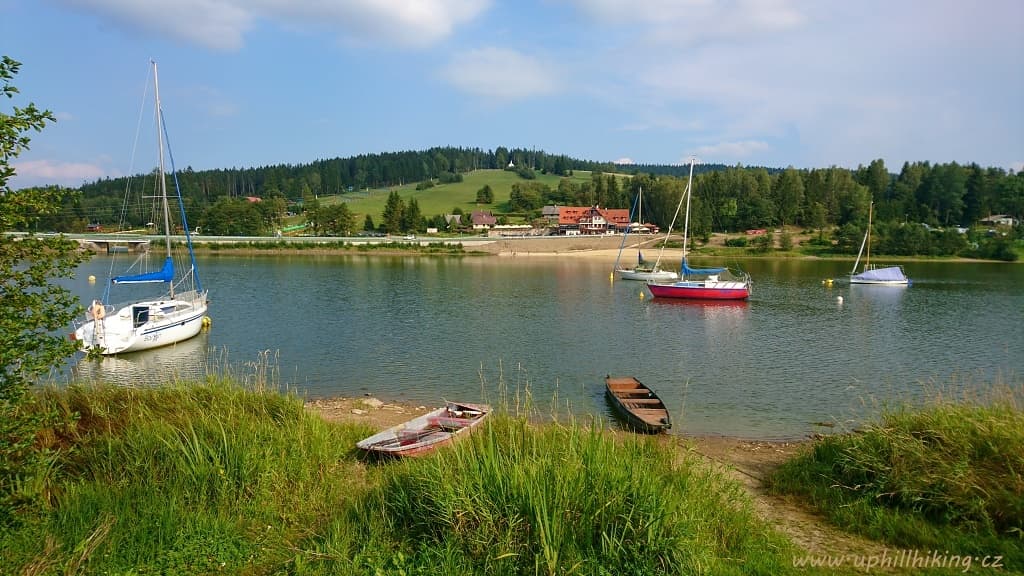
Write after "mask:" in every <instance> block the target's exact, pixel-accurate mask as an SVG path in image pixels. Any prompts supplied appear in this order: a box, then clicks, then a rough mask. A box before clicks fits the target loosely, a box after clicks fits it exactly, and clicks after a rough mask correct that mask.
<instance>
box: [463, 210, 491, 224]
mask: <svg viewBox="0 0 1024 576" xmlns="http://www.w3.org/2000/svg"><path fill="white" fill-rule="evenodd" d="M469 218H470V220H471V221H472V222H473V224H486V225H488V226H494V225H495V224H497V223H498V219H497V218H495V217H494V216H492V215H491V213H490V212H484V211H483V210H474V211H473V214H472V215H470V217H469Z"/></svg>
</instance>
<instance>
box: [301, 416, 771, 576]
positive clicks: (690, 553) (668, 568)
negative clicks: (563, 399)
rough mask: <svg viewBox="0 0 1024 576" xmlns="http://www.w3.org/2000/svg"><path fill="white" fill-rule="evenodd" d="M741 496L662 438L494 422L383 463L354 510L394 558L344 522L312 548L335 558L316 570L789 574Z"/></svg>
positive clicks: (364, 527) (500, 418)
mask: <svg viewBox="0 0 1024 576" xmlns="http://www.w3.org/2000/svg"><path fill="white" fill-rule="evenodd" d="M741 492H742V491H741V489H740V488H739V487H738V485H736V484H735V483H732V482H729V481H726V480H725V479H724V478H722V477H721V476H719V475H718V473H717V472H713V471H712V470H711V469H710V468H709V467H708V466H706V465H704V464H703V463H700V462H697V461H695V460H692V459H691V457H689V456H686V457H684V456H681V455H680V453H679V452H677V451H676V450H674V449H673V448H672V447H671V446H670V445H669V444H667V443H663V442H659V441H658V440H657V439H651V438H646V437H634V436H618V437H617V436H615V435H612V434H609V433H606V432H603V431H602V430H600V429H599V428H597V427H590V428H584V427H581V426H578V425H573V424H570V425H568V426H561V425H555V424H549V425H546V426H541V427H536V426H532V425H530V424H528V423H527V421H526V419H524V418H514V417H511V416H507V415H498V416H497V417H494V418H493V419H492V420H491V421H490V422H489V424H488V425H487V426H486V427H484V428H483V429H481V430H479V431H475V432H474V433H473V434H472V435H471V436H470V437H469V438H466V439H465V440H463V441H462V442H461V443H459V444H457V445H456V446H455V447H454V448H452V449H451V450H446V451H444V452H443V453H440V454H438V455H437V456H436V457H434V458H430V459H424V460H421V461H416V462H406V463H400V464H398V465H394V466H388V467H386V468H384V469H383V470H382V476H381V482H380V485H379V487H378V488H377V489H376V490H375V491H374V492H373V493H372V494H370V495H369V496H368V497H367V498H365V499H362V500H361V501H359V502H358V503H357V505H356V507H355V512H354V513H353V514H352V516H354V517H357V518H361V519H363V520H364V524H363V525H362V526H361V528H362V530H361V531H360V532H359V534H360V536H359V538H358V539H357V540H358V541H387V542H390V543H391V544H390V545H389V547H388V548H389V549H390V550H391V553H390V554H389V555H387V556H383V555H381V556H375V557H365V556H364V557H361V556H360V550H358V548H359V547H358V546H353V540H352V539H350V538H349V537H345V536H343V537H339V536H338V535H342V534H349V533H350V530H351V528H352V526H348V527H347V528H343V527H342V524H347V520H339V521H338V522H337V523H336V525H335V526H334V528H333V529H332V530H331V531H330V532H329V533H328V534H326V535H324V536H323V537H322V538H320V539H318V540H317V541H316V543H317V546H316V548H317V549H318V550H329V549H330V550H335V551H336V553H335V556H334V557H333V558H331V559H329V560H328V559H324V560H322V561H321V562H320V567H319V573H323V574H331V573H336V572H341V573H344V572H346V571H347V570H354V569H357V568H359V566H356V565H354V562H353V560H351V559H354V558H361V561H363V562H365V564H363V567H365V568H372V569H374V570H388V569H401V570H407V573H431V574H465V573H473V574H699V573H707V574H732V573H736V574H740V573H742V574H776V573H780V572H782V571H785V567H786V562H785V561H786V560H787V559H788V556H786V554H785V551H786V549H787V545H786V544H785V542H784V541H783V539H782V538H781V537H779V536H777V535H776V534H775V533H773V532H772V530H770V529H769V528H768V527H767V525H765V524H764V523H762V522H761V521H760V520H758V519H757V518H756V517H755V516H754V514H753V513H752V511H751V507H750V504H749V500H747V498H746V497H745V495H744V494H742V493H741ZM398 558H400V559H401V561H399V560H397V559H398ZM418 570H419V571H418ZM421 571H422V572H421Z"/></svg>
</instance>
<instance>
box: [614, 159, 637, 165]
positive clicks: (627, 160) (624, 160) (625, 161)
mask: <svg viewBox="0 0 1024 576" xmlns="http://www.w3.org/2000/svg"><path fill="white" fill-rule="evenodd" d="M612 164H636V162H633V159H632V158H619V159H618V160H612Z"/></svg>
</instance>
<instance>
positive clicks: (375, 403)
mask: <svg viewBox="0 0 1024 576" xmlns="http://www.w3.org/2000/svg"><path fill="white" fill-rule="evenodd" d="M363 404H365V405H367V406H369V407H370V408H380V407H381V406H383V405H384V403H383V402H381V401H380V400H378V399H376V398H364V399H363Z"/></svg>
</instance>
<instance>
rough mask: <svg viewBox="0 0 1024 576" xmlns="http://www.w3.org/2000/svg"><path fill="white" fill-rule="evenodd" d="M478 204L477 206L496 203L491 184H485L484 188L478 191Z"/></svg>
mask: <svg viewBox="0 0 1024 576" xmlns="http://www.w3.org/2000/svg"><path fill="white" fill-rule="evenodd" d="M476 202H477V204H492V203H493V202H494V191H493V190H491V185H490V184H485V185H484V187H483V188H481V189H479V190H477V191H476Z"/></svg>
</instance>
